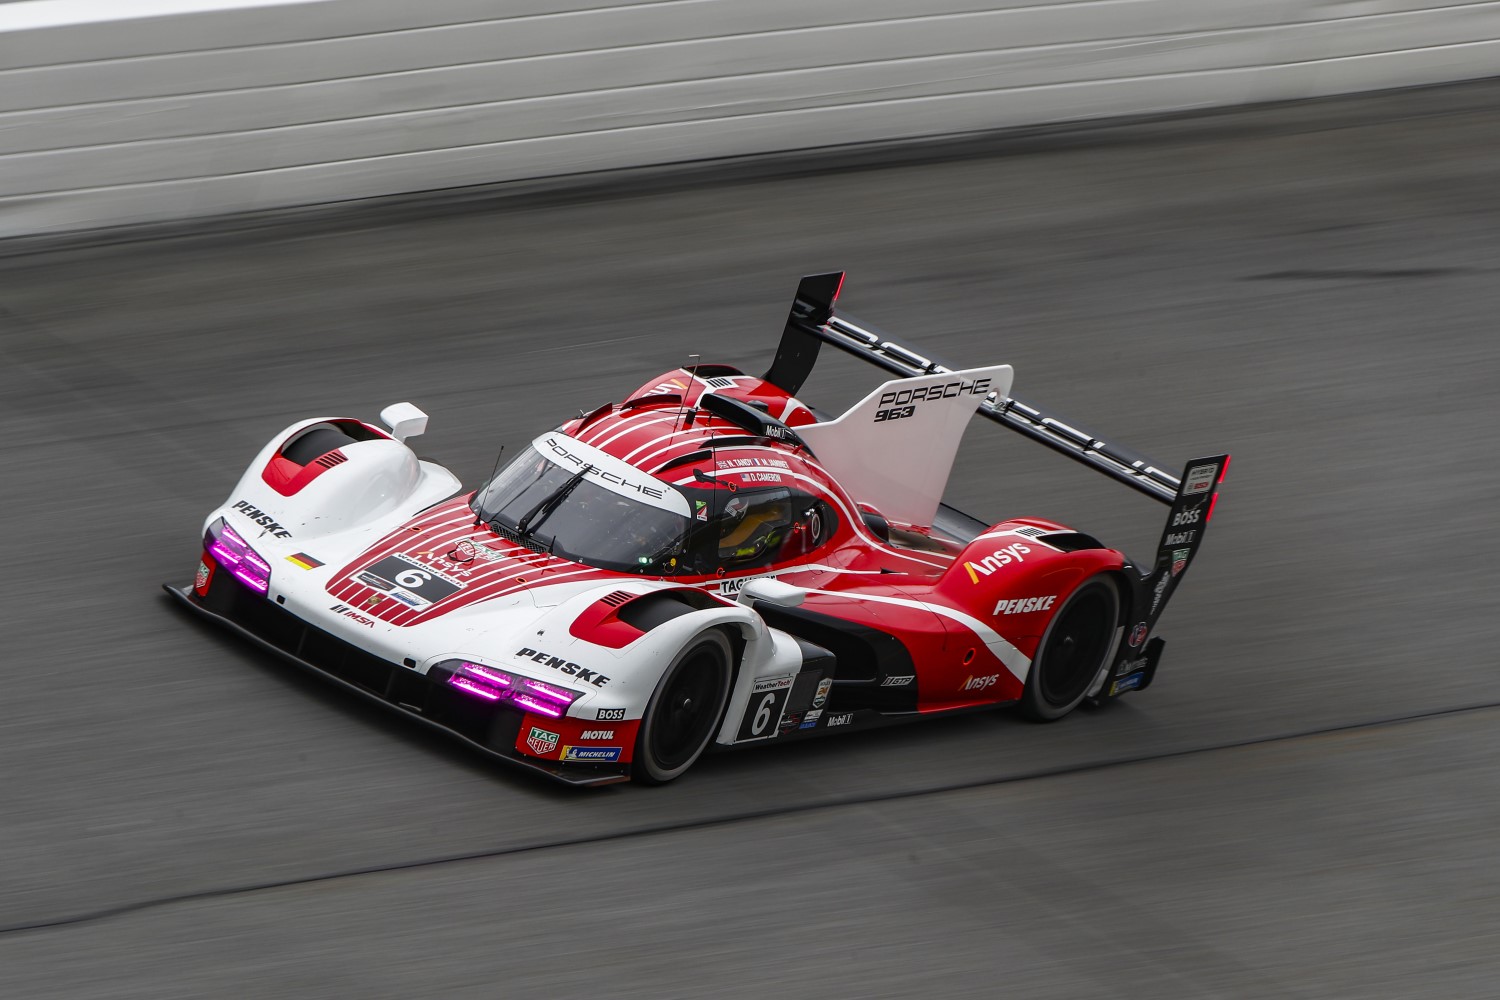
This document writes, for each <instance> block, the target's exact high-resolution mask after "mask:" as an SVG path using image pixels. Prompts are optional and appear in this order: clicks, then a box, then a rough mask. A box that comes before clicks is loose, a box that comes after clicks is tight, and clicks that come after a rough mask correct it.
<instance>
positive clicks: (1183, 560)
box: [1172, 549, 1193, 576]
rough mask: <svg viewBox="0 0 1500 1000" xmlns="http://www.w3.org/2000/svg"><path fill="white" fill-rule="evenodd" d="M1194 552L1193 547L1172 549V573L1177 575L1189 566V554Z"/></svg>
mask: <svg viewBox="0 0 1500 1000" xmlns="http://www.w3.org/2000/svg"><path fill="white" fill-rule="evenodd" d="M1192 554H1193V550H1192V549H1173V550H1172V575H1173V576H1176V575H1177V574H1179V573H1181V572H1182V571H1183V570H1184V569H1186V568H1187V564H1188V556H1190V555H1192Z"/></svg>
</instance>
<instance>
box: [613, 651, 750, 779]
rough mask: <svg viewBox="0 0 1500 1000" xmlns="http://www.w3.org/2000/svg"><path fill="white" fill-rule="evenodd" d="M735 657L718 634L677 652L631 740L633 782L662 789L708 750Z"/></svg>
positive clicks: (726, 691)
mask: <svg viewBox="0 0 1500 1000" xmlns="http://www.w3.org/2000/svg"><path fill="white" fill-rule="evenodd" d="M732 658H733V654H732V653H731V651H730V648H729V640H728V639H726V638H725V637H724V633H723V632H720V631H718V630H717V629H715V630H713V631H709V632H704V633H703V634H702V635H699V636H697V637H696V638H694V639H693V641H692V642H690V643H688V645H687V646H686V647H685V648H684V649H683V650H682V652H680V653H678V654H677V656H676V658H675V659H673V661H672V664H671V666H669V667H667V669H666V672H665V673H663V674H662V678H661V682H660V683H658V684H657V685H656V692H655V693H654V694H652V695H651V703H650V704H648V705H647V706H646V714H645V717H644V718H643V719H642V721H641V728H640V732H639V734H638V735H637V736H636V740H635V758H634V763H633V766H632V767H631V778H632V779H634V780H635V781H637V782H639V783H640V784H643V785H663V784H666V783H667V782H669V781H671V780H672V779H673V778H676V777H677V776H678V775H680V774H682V772H684V771H686V770H687V769H688V768H689V767H691V766H692V765H693V762H694V761H695V760H697V759H698V758H699V757H700V756H702V754H703V751H704V750H705V749H707V747H708V741H709V740H710V739H712V738H713V735H714V730H715V729H716V728H717V727H718V725H719V720H720V719H721V718H723V716H724V706H725V705H726V704H727V703H728V701H729V681H730V677H731V674H732V668H731V663H732Z"/></svg>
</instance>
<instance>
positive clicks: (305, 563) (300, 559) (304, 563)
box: [286, 552, 323, 569]
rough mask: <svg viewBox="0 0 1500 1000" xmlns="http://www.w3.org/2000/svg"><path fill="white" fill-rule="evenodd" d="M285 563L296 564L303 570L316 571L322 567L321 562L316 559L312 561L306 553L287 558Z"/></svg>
mask: <svg viewBox="0 0 1500 1000" xmlns="http://www.w3.org/2000/svg"><path fill="white" fill-rule="evenodd" d="M286 561H287V562H289V563H296V564H297V565H298V566H301V567H302V568H303V569H317V568H318V567H319V566H321V565H323V564H322V563H321V562H319V561H318V560H317V559H314V558H313V557H312V556H310V555H308V554H307V553H306V552H298V553H296V554H295V555H290V556H287V557H286Z"/></svg>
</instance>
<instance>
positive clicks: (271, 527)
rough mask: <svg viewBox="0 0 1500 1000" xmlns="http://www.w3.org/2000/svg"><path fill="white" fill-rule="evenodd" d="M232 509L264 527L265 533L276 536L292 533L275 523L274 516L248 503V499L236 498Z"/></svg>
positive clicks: (282, 536) (284, 536) (280, 536)
mask: <svg viewBox="0 0 1500 1000" xmlns="http://www.w3.org/2000/svg"><path fill="white" fill-rule="evenodd" d="M232 509H233V510H237V511H239V512H240V513H241V514H243V515H245V516H246V517H248V518H249V519H250V520H252V521H254V522H255V523H256V524H258V525H260V526H261V527H262V528H263V529H265V533H266V534H271V535H275V536H276V537H277V538H291V537H292V533H291V532H290V531H288V530H286V529H285V528H283V527H282V526H281V525H279V524H277V523H276V519H275V518H274V517H272V516H271V515H270V514H267V513H266V512H265V511H263V510H261V509H260V508H259V507H257V506H255V505H254V504H252V503H250V501H248V500H236V501H235V502H234V507H233V508H232Z"/></svg>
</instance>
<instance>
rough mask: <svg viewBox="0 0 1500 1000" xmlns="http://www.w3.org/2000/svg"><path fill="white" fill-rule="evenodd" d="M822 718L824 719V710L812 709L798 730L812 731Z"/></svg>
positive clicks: (803, 717)
mask: <svg viewBox="0 0 1500 1000" xmlns="http://www.w3.org/2000/svg"><path fill="white" fill-rule="evenodd" d="M822 717H823V710H822V709H821V708H814V709H812V710H811V711H809V712H807V713H806V714H805V715H803V716H802V725H800V726H798V727H797V728H798V729H812V728H813V727H814V726H816V725H817V724H818V720H819V719H821V718H822Z"/></svg>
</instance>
